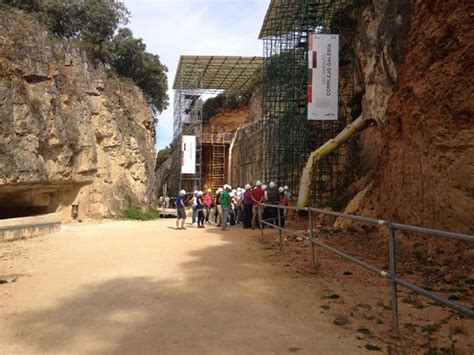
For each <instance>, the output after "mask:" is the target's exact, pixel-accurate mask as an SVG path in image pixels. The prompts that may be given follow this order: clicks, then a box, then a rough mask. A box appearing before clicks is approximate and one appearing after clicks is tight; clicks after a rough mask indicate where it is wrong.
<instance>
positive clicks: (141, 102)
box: [0, 11, 155, 218]
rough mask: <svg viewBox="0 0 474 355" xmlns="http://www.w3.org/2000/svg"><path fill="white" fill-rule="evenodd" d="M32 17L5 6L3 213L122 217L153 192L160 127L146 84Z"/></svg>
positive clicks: (0, 75) (0, 14) (0, 143)
mask: <svg viewBox="0 0 474 355" xmlns="http://www.w3.org/2000/svg"><path fill="white" fill-rule="evenodd" d="M82 47H83V44H81V43H74V42H73V41H64V40H60V39H58V38H56V37H54V36H52V35H51V34H50V33H48V32H47V31H46V29H45V28H44V27H43V26H42V25H40V24H39V23H38V22H37V21H36V20H35V19H34V18H32V17H30V16H26V15H24V14H21V13H17V12H9V11H0V215H2V216H3V218H5V217H12V216H21V215H27V214H35V213H41V212H44V213H46V212H57V211H62V212H63V213H64V216H65V217H66V216H68V215H70V207H71V204H79V206H80V207H79V215H80V217H85V216H87V217H114V216H118V215H120V212H121V210H123V209H124V208H126V207H129V206H132V205H133V206H141V207H146V206H147V205H148V204H150V203H151V202H152V201H153V199H154V192H153V189H154V185H155V176H154V162H155V148H154V144H155V128H154V118H153V114H152V110H151V108H150V106H149V105H148V103H147V100H146V98H145V96H144V95H143V93H142V92H141V90H140V89H138V88H137V87H136V86H135V85H133V84H132V83H131V82H129V81H126V80H121V79H119V78H117V76H116V75H115V74H114V73H112V72H111V71H110V70H108V69H107V68H105V67H104V65H103V64H100V63H94V62H92V61H91V60H90V57H89V56H88V55H87V51H86V49H84V48H82Z"/></svg>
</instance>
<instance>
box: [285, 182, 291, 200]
mask: <svg viewBox="0 0 474 355" xmlns="http://www.w3.org/2000/svg"><path fill="white" fill-rule="evenodd" d="M283 189H284V190H285V194H286V197H287V198H288V200H289V201H291V200H293V194H292V193H291V191H290V188H289V187H288V185H285V186H284V187H283Z"/></svg>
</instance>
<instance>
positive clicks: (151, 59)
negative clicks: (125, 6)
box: [111, 28, 169, 113]
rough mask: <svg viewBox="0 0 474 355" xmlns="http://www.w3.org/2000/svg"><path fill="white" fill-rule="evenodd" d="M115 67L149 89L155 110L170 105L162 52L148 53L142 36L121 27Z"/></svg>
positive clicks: (114, 43) (116, 40)
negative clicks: (136, 35)
mask: <svg viewBox="0 0 474 355" xmlns="http://www.w3.org/2000/svg"><path fill="white" fill-rule="evenodd" d="M112 52H113V59H112V63H111V64H112V67H113V68H114V69H115V71H116V72H117V73H118V74H119V75H121V76H124V77H127V78H130V79H132V80H133V81H134V82H135V83H136V84H137V85H138V86H139V87H140V88H141V89H142V90H143V92H144V93H145V95H146V96H147V98H148V101H149V103H150V104H151V105H152V107H153V108H154V110H155V113H157V112H162V111H163V110H165V109H166V108H167V107H168V101H169V98H168V94H167V91H168V82H167V77H166V73H167V71H168V68H167V67H166V66H165V65H163V64H162V63H161V61H160V57H159V56H158V55H154V54H151V53H148V52H147V51H146V45H145V44H144V43H143V40H142V39H141V38H134V37H133V34H132V31H131V30H130V29H128V28H121V29H120V30H119V31H118V33H117V35H116V36H115V37H114V39H113V41H112Z"/></svg>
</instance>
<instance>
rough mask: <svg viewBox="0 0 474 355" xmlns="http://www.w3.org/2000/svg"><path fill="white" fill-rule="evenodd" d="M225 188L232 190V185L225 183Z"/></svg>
mask: <svg viewBox="0 0 474 355" xmlns="http://www.w3.org/2000/svg"><path fill="white" fill-rule="evenodd" d="M224 190H229V191H230V190H232V186H230V185H229V184H225V185H224Z"/></svg>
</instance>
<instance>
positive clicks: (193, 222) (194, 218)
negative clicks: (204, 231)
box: [189, 190, 198, 226]
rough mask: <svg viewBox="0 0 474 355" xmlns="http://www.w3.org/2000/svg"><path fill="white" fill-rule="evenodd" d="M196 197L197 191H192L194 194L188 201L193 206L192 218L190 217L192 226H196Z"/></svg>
mask: <svg viewBox="0 0 474 355" xmlns="http://www.w3.org/2000/svg"><path fill="white" fill-rule="evenodd" d="M197 197H198V191H197V190H194V193H193V196H192V197H191V199H190V201H189V202H190V204H191V206H193V217H192V221H191V224H192V225H193V226H194V225H196V222H197V208H196V207H197Z"/></svg>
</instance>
